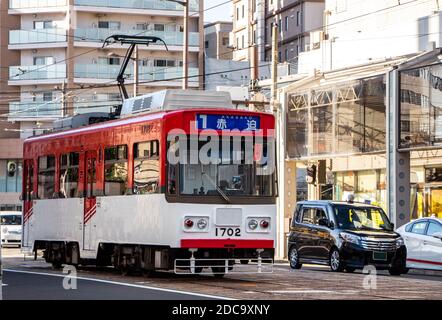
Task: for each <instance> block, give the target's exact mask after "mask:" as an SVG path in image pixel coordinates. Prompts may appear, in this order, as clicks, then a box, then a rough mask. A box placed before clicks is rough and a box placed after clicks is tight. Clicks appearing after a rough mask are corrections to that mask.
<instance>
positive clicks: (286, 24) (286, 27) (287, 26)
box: [284, 16, 289, 31]
mask: <svg viewBox="0 0 442 320" xmlns="http://www.w3.org/2000/svg"><path fill="white" fill-rule="evenodd" d="M284 30H285V31H289V17H288V16H287V17H285V28H284Z"/></svg>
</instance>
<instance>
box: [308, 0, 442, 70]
mask: <svg viewBox="0 0 442 320" xmlns="http://www.w3.org/2000/svg"><path fill="white" fill-rule="evenodd" d="M440 10H441V4H440V2H439V1H426V0H422V1H416V0H402V1H395V0H384V1H359V0H326V1H325V11H324V27H323V28H320V30H317V31H315V32H312V35H311V37H312V38H314V39H315V40H314V41H313V42H314V43H315V45H314V46H310V47H309V48H308V49H309V50H308V51H306V52H303V53H301V54H300V58H299V59H300V61H299V66H300V69H299V71H300V73H308V72H309V71H310V70H312V69H317V70H322V71H329V70H333V69H339V68H344V67H347V66H352V65H356V64H365V63H369V62H373V61H376V60H379V59H385V58H391V57H397V56H401V55H405V54H413V53H416V52H424V51H428V50H432V49H434V48H437V47H440V46H441V45H442V43H441V38H440V30H441V26H442V14H441V11H440Z"/></svg>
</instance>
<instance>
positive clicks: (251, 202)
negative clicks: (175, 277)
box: [22, 90, 276, 275]
mask: <svg viewBox="0 0 442 320" xmlns="http://www.w3.org/2000/svg"><path fill="white" fill-rule="evenodd" d="M231 106H232V104H231V100H230V96H229V95H228V94H226V93H219V92H218V93H213V92H212V93H209V92H193V91H181V90H165V91H161V92H158V93H153V94H149V95H145V96H141V97H136V98H131V99H127V100H126V101H125V102H124V104H123V109H122V115H121V118H119V119H116V120H111V121H106V122H101V123H96V124H92V125H85V126H79V127H76V128H75V127H74V128H71V129H68V130H64V131H63V130H60V131H54V132H52V133H49V134H44V135H41V136H34V137H30V138H28V139H27V140H26V141H25V143H24V178H23V196H22V197H23V200H24V206H23V207H24V212H23V217H24V218H23V248H24V250H25V251H28V252H34V253H36V252H37V251H38V250H43V252H44V258H45V259H46V261H47V262H49V263H52V264H53V265H54V266H56V267H59V266H61V264H73V265H85V264H93V265H102V266H109V265H113V266H115V267H116V268H118V269H121V270H131V269H135V270H146V271H151V270H157V269H162V270H175V272H178V271H177V270H188V271H190V272H192V273H193V272H201V271H202V269H203V268H205V270H209V271H211V272H213V273H216V274H220V275H223V274H224V273H225V272H226V271H228V270H232V268H233V270H235V267H234V266H233V264H234V261H241V262H243V263H246V262H248V261H249V260H253V261H258V262H260V261H261V259H273V255H274V246H275V235H276V206H275V197H276V172H275V170H272V169H269V166H270V164H269V163H270V162H272V163H273V164H274V163H275V161H274V156H275V152H274V148H273V147H271V146H273V145H274V117H273V116H272V115H271V114H267V113H258V112H250V111H244V110H242V111H241V110H236V109H234V108H232V107H231ZM177 130H178V131H177ZM172 132H180V133H181V136H180V138H179V139H177V137H175V138H173V139H171V138H170V137H171V136H172V134H171V133H172ZM258 132H259V133H260V135H261V139H258ZM208 133H210V134H214V133H217V134H219V135H220V137H221V136H222V138H220V139H219V141H217V140H216V139H214V138H213V137H210V138H207V135H208ZM235 137H236V138H237V137H240V140H239V143H236V144H235V142H233V140H234V139H235ZM226 141H227V142H226ZM247 141H249V142H251V143H252V144H247ZM183 142H184V143H183ZM209 142H211V143H213V144H212V146H214V145H217V144H218V145H219V146H220V148H221V149H220V150H221V151H220V152H214V151H213V150H212V151H208V154H209V155H210V156H212V158H213V157H215V159H216V160H219V161H212V162H210V163H203V162H202V161H201V160H200V159H199V157H197V158H196V161H197V162H196V163H195V162H192V161H188V162H186V160H185V159H189V158H192V153H193V154H199V153H201V154H202V151H207V144H208V143H209ZM177 143H178V144H177ZM183 145H186V146H187V145H188V146H189V147H187V149H184V148H182V146H183ZM177 146H179V148H177ZM180 148H181V149H180ZM250 150H252V155H253V160H252V161H251V162H247V161H245V154H246V153H247V152H250ZM206 153H207V152H206ZM169 154H171V155H175V156H177V155H178V158H179V159H180V160H179V161H178V163H172V162H171V161H170V159H169V156H168V155H169ZM264 158H265V159H266V160H265V162H263V161H262V159H264ZM183 159H184V160H183ZM235 160H236V161H235ZM263 168H264V171H265V170H267V173H265V174H262V173H261V174H257V172H258V171H259V169H263ZM235 259H236V260H235ZM253 265H254V264H253ZM250 266H251V265H249V267H250ZM209 267H210V268H209Z"/></svg>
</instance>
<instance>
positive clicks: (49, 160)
mask: <svg viewBox="0 0 442 320" xmlns="http://www.w3.org/2000/svg"><path fill="white" fill-rule="evenodd" d="M54 192H55V156H45V157H40V158H38V198H39V199H51V198H52V197H53V196H54Z"/></svg>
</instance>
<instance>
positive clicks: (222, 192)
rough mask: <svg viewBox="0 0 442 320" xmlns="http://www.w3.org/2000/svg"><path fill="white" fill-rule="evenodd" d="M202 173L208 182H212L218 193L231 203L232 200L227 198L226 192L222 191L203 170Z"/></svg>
mask: <svg viewBox="0 0 442 320" xmlns="http://www.w3.org/2000/svg"><path fill="white" fill-rule="evenodd" d="M201 173H202V174H203V175H204V176H205V177H206V178H207V180H209V181H210V183H211V184H212V185H213V186H214V187H215V189H216V191H218V193H219V194H220V195H221V197H223V199H224V200H226V201H227V203H231V201H230V198H229V197H228V196H227V194H225V192H224V191H222V190H221V188H220V187H219V186H218V185H217V184H216V182H215V181H213V179H212V178H211V177H210V176H209V175H208V174H207V173H206V172H204V171H203V170H201Z"/></svg>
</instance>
